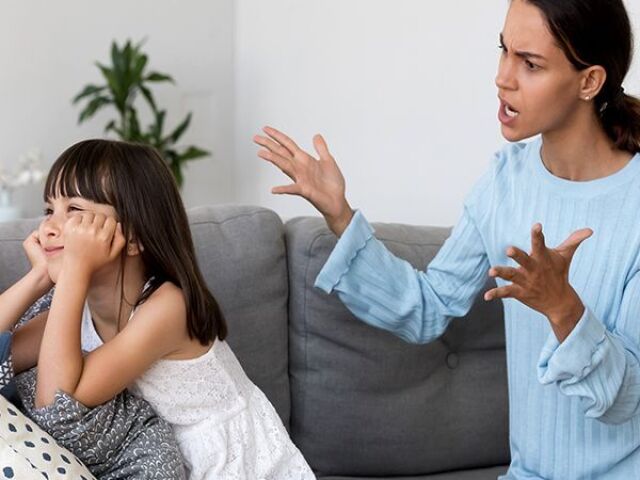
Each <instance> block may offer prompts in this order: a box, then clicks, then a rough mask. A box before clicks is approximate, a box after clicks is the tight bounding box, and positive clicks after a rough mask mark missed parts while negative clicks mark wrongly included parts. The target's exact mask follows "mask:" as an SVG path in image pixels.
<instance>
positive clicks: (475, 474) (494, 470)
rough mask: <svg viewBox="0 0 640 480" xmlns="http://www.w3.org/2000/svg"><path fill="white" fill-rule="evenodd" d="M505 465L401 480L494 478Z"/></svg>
mask: <svg viewBox="0 0 640 480" xmlns="http://www.w3.org/2000/svg"><path fill="white" fill-rule="evenodd" d="M507 468H508V467H507V466H506V465H505V466H502V467H490V468H478V469H474V470H461V471H457V472H446V473H436V474H433V475H427V476H426V477H425V476H420V477H402V480H496V478H498V475H503V474H505V473H506V472H507ZM318 480H399V479H397V477H386V478H385V477H375V478H374V477H320V478H319V479H318Z"/></svg>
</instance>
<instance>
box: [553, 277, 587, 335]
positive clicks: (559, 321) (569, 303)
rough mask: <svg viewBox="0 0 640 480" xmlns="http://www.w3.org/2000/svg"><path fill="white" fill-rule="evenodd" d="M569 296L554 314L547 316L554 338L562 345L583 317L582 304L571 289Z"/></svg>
mask: <svg viewBox="0 0 640 480" xmlns="http://www.w3.org/2000/svg"><path fill="white" fill-rule="evenodd" d="M571 292H572V293H571V295H568V296H567V299H566V300H565V301H564V302H563V303H562V305H561V306H560V307H559V308H557V309H556V310H555V311H554V312H552V313H550V314H548V315H547V318H548V319H549V323H550V324H551V328H552V330H553V333H554V334H555V336H556V338H557V339H558V341H559V342H560V343H562V342H563V341H564V340H565V339H566V338H567V337H568V336H569V334H570V333H571V332H572V331H573V329H574V328H575V326H576V325H577V324H578V322H579V321H580V319H581V318H582V315H584V304H583V303H582V301H581V300H580V297H579V296H578V294H577V293H575V291H573V289H572V290H571Z"/></svg>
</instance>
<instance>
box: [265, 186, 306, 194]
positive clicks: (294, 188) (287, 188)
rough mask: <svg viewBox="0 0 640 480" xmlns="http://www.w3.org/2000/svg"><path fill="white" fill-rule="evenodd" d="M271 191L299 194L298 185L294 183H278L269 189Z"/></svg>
mask: <svg viewBox="0 0 640 480" xmlns="http://www.w3.org/2000/svg"><path fill="white" fill-rule="evenodd" d="M271 193H274V194H276V195H282V194H287V195H301V193H300V187H299V186H298V185H296V184H295V183H292V184H290V185H280V186H279V187H273V188H272V189H271Z"/></svg>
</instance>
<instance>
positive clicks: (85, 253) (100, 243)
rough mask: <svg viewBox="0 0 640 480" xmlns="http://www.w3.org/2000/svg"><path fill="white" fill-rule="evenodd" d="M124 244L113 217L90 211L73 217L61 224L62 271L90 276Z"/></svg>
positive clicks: (115, 254) (120, 231)
mask: <svg viewBox="0 0 640 480" xmlns="http://www.w3.org/2000/svg"><path fill="white" fill-rule="evenodd" d="M125 244H126V240H125V238H124V235H123V234H122V227H121V225H120V223H117V222H116V220H115V218H113V217H107V216H106V215H104V214H102V213H92V212H83V213H81V214H79V215H74V216H72V217H70V218H69V220H67V222H66V223H65V225H64V257H63V268H64V269H66V268H70V269H73V270H74V271H76V272H84V273H86V274H88V275H91V274H92V273H94V272H95V271H96V270H98V269H100V268H101V267H103V266H104V265H106V264H108V263H109V262H112V261H113V260H115V259H116V258H117V257H118V255H119V254H120V252H121V251H122V249H123V248H124V246H125Z"/></svg>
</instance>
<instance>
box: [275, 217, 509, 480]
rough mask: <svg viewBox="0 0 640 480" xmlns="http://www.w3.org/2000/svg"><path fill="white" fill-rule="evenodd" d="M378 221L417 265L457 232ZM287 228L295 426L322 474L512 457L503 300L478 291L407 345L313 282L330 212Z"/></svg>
mask: <svg viewBox="0 0 640 480" xmlns="http://www.w3.org/2000/svg"><path fill="white" fill-rule="evenodd" d="M375 227H376V232H377V233H376V235H377V237H378V238H380V239H381V240H382V241H383V242H384V243H385V244H386V245H387V247H388V248H389V249H390V250H391V251H392V252H393V253H395V254H396V255H397V256H400V257H402V258H404V259H406V260H408V261H409V262H410V263H411V264H413V266H414V267H415V268H418V269H424V268H425V266H426V265H427V264H428V263H429V262H430V260H431V259H432V258H433V256H434V255H435V254H436V252H437V251H438V249H439V248H440V246H441V245H442V243H443V241H444V240H445V238H446V237H447V236H448V235H449V230H448V229H443V228H432V227H431V228H430V227H412V226H408V225H375ZM285 228H286V232H287V254H288V260H289V262H288V265H289V284H290V300H289V322H290V333H289V341H290V348H289V352H290V382H291V389H292V419H291V428H292V436H293V439H294V441H295V442H296V443H297V445H298V446H299V447H300V449H301V450H302V452H303V454H304V455H305V457H306V458H307V460H308V461H309V463H310V464H311V466H312V467H313V468H314V469H315V470H316V471H317V472H318V474H319V475H320V476H322V475H325V476H327V475H335V476H340V475H342V476H347V477H348V476H363V477H366V476H372V477H380V476H385V475H386V476H409V477H410V476H412V475H413V476H420V475H427V474H430V473H437V472H443V471H455V470H463V469H473V468H482V467H487V466H492V465H503V464H507V463H509V448H508V408H507V374H506V362H505V350H504V324H503V316H502V307H501V304H500V303H499V302H490V303H487V302H484V301H482V300H481V299H480V298H478V300H477V302H476V304H475V306H474V307H473V308H472V310H471V312H469V314H468V315H467V316H466V317H465V318H461V319H455V320H453V321H452V323H451V325H450V326H449V328H448V330H447V331H446V332H445V334H444V335H443V336H442V337H441V338H439V339H438V340H436V341H434V342H432V343H431V344H428V345H413V344H409V343H405V342H404V341H402V340H401V339H400V338H398V337H396V336H394V335H393V334H391V333H389V332H386V331H383V330H379V329H376V328H373V327H371V326H369V325H367V324H365V323H364V322H361V321H359V320H357V319H356V318H354V317H353V315H352V314H351V313H350V312H349V311H348V310H347V309H346V307H345V306H344V305H343V304H342V303H341V302H340V300H339V299H338V298H337V296H336V295H331V296H328V295H326V294H324V292H322V291H320V290H319V289H316V288H314V287H313V284H314V281H315V278H316V276H317V274H318V272H319V271H320V269H321V268H322V266H323V265H324V263H325V261H326V259H327V257H328V255H329V254H330V252H331V250H332V249H333V247H334V245H335V242H336V237H335V236H334V235H333V234H332V233H331V232H329V230H328V229H327V227H326V225H325V223H324V221H323V220H322V219H320V218H298V219H293V220H291V221H289V222H288V223H287V224H286V226H285ZM419 478H422V477H419ZM470 478H472V477H470ZM479 478H482V477H479Z"/></svg>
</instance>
